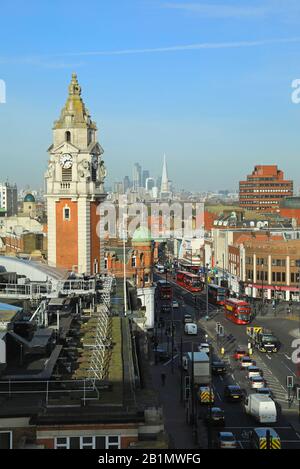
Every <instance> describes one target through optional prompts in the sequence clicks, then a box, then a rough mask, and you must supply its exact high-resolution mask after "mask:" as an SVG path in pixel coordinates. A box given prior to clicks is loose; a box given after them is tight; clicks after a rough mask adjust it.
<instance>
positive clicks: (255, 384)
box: [249, 376, 266, 389]
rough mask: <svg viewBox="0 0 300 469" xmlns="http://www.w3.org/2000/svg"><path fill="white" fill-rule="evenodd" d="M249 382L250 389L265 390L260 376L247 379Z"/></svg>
mask: <svg viewBox="0 0 300 469" xmlns="http://www.w3.org/2000/svg"><path fill="white" fill-rule="evenodd" d="M249 381H250V386H251V388H252V389H257V388H265V387H266V384H265V380H264V379H263V377H262V376H253V377H252V378H249Z"/></svg>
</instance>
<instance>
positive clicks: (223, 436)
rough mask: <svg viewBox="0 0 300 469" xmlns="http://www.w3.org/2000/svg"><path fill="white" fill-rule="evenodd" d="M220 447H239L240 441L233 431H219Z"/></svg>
mask: <svg viewBox="0 0 300 469" xmlns="http://www.w3.org/2000/svg"><path fill="white" fill-rule="evenodd" d="M217 441H218V447H219V448H220V449H237V448H238V443H237V441H236V438H235V436H234V434H233V433H232V432H219V433H218V440H217Z"/></svg>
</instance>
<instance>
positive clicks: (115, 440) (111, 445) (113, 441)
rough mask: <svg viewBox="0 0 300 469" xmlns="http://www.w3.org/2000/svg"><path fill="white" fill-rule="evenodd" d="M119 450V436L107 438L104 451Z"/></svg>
mask: <svg viewBox="0 0 300 469" xmlns="http://www.w3.org/2000/svg"><path fill="white" fill-rule="evenodd" d="M119 448H120V437H119V436H108V437H107V443H106V449H119Z"/></svg>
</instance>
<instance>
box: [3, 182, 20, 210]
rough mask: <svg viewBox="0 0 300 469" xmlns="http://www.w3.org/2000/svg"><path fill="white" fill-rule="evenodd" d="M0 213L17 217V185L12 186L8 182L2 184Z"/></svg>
mask: <svg viewBox="0 0 300 469" xmlns="http://www.w3.org/2000/svg"><path fill="white" fill-rule="evenodd" d="M0 211H1V212H2V214H3V215H5V216H7V217H11V216H13V215H17V213H18V189H17V186H16V185H10V184H9V183H8V182H5V183H2V184H1V183H0Z"/></svg>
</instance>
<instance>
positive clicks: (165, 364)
mask: <svg viewBox="0 0 300 469" xmlns="http://www.w3.org/2000/svg"><path fill="white" fill-rule="evenodd" d="M177 357H178V355H174V357H173V361H174V360H175V358H177ZM171 361H172V358H171V359H170V360H169V361H167V362H166V363H164V364H163V366H167V365H168V364H169V363H171Z"/></svg>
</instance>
